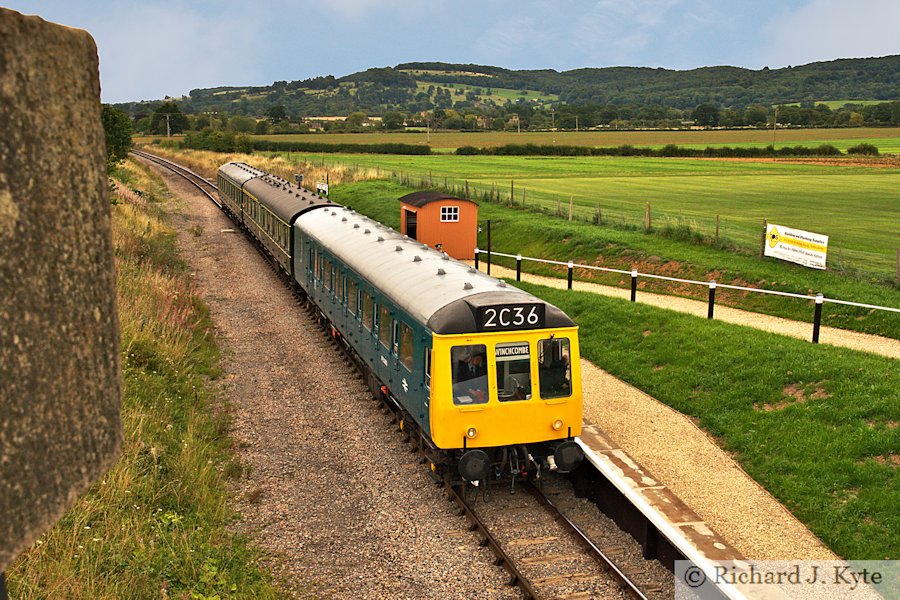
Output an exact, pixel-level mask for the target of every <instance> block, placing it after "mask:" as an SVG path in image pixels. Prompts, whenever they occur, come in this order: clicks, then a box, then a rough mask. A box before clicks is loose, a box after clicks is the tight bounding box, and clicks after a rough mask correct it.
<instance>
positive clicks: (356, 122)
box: [344, 111, 368, 127]
mask: <svg viewBox="0 0 900 600" xmlns="http://www.w3.org/2000/svg"><path fill="white" fill-rule="evenodd" d="M366 119H368V117H367V116H366V113H364V112H361V111H359V112H352V113H350V115H349V116H348V117H347V118H346V119H345V120H344V122H345V123H346V124H347V125H348V126H350V127H362V124H363V123H365V122H366Z"/></svg>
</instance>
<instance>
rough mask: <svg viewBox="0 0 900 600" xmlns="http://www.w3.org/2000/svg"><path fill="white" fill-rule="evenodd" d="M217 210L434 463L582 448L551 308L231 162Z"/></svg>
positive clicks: (483, 469) (467, 465) (472, 462)
mask: <svg viewBox="0 0 900 600" xmlns="http://www.w3.org/2000/svg"><path fill="white" fill-rule="evenodd" d="M218 184H219V195H220V197H221V201H222V204H223V206H224V207H225V209H226V210H227V211H228V212H229V213H230V214H231V217H232V218H233V219H234V220H235V221H236V222H237V223H239V224H240V225H241V226H242V227H243V228H244V229H245V230H246V231H247V232H248V233H249V234H250V235H251V236H252V237H253V239H254V240H255V241H256V242H257V244H258V245H259V246H260V247H262V248H263V249H264V250H265V252H266V253H267V254H268V255H269V256H270V257H271V259H272V260H273V261H274V263H275V264H276V265H278V267H279V268H280V269H281V270H282V271H283V272H284V274H285V275H286V276H287V277H289V279H290V281H291V282H292V284H293V285H296V286H298V287H299V288H300V289H302V291H303V292H304V293H305V295H306V296H307V298H308V299H309V300H310V301H311V302H312V303H314V305H315V307H316V311H317V314H318V316H319V318H320V319H321V320H322V321H323V323H327V325H328V326H330V327H331V331H332V332H333V333H334V335H335V336H336V337H337V338H338V339H339V340H340V341H341V342H342V343H343V344H344V345H345V346H346V348H347V349H348V351H349V352H351V353H352V355H353V356H354V358H355V359H356V360H357V362H358V363H359V364H360V365H362V366H363V369H364V371H365V374H366V377H367V380H368V383H369V386H370V387H371V388H372V390H373V391H374V392H375V393H378V394H383V395H385V396H386V397H387V399H388V400H389V401H390V402H391V403H392V404H393V405H395V407H396V409H397V410H398V412H399V413H400V414H401V426H402V427H404V428H405V429H407V430H408V431H410V433H411V434H414V435H415V436H417V438H418V440H419V442H420V443H421V444H422V445H423V446H424V448H425V450H426V452H427V453H428V456H429V457H430V458H431V459H432V464H433V465H435V468H446V467H448V466H450V467H455V468H457V469H458V470H459V472H460V474H461V475H462V476H463V477H464V478H465V479H467V480H469V481H484V480H487V479H492V478H499V477H501V476H504V475H506V474H512V475H513V476H520V475H522V474H523V473H527V472H529V471H531V470H532V469H540V468H543V467H546V466H547V465H548V463H549V462H550V459H549V457H553V462H554V463H555V465H556V466H557V467H558V468H559V469H561V470H563V471H568V470H571V469H573V468H574V467H575V466H577V464H578V463H579V462H580V460H581V450H580V448H579V446H577V445H576V444H575V443H574V442H573V441H572V440H573V438H574V436H576V435H578V434H580V432H581V419H582V399H581V379H580V370H579V351H578V335H577V333H578V330H577V327H576V326H575V324H574V323H573V322H572V320H571V319H570V318H569V317H567V316H566V315H565V314H564V313H563V312H562V311H560V310H559V309H558V308H556V307H555V306H553V305H551V304H548V303H546V302H544V301H542V300H540V299H539V298H537V297H535V296H533V295H531V294H528V293H526V292H523V291H521V290H518V289H515V288H513V287H511V286H508V285H507V284H506V283H504V282H502V281H498V280H497V279H494V278H492V277H489V276H487V275H484V274H482V273H480V272H479V271H477V270H476V269H474V268H472V267H469V266H468V265H466V264H464V263H461V262H457V261H455V260H452V259H450V258H449V257H448V256H447V255H446V254H443V253H441V252H439V251H437V250H434V249H432V248H429V247H428V246H425V245H423V244H421V243H420V242H417V241H415V240H412V239H410V238H408V237H406V236H404V235H401V234H400V233H398V232H397V231H394V230H392V229H390V228H388V227H386V226H384V225H381V224H379V223H377V222H375V221H372V220H371V219H368V218H366V217H364V216H362V215H360V214H358V213H356V212H354V211H352V210H350V209H349V208H346V207H344V206H340V205H337V204H335V203H332V202H331V201H329V200H328V199H326V198H322V197H320V196H317V195H315V194H313V193H311V192H309V191H307V190H305V189H303V188H299V187H297V186H295V185H293V184H291V183H289V182H287V181H285V180H283V179H280V178H278V177H275V176H273V175H270V174H268V173H265V172H263V171H260V170H258V169H254V168H253V167H250V166H248V165H246V164H243V163H228V164H225V165H223V166H222V167H221V168H220V169H219V172H218Z"/></svg>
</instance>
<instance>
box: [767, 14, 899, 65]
mask: <svg viewBox="0 0 900 600" xmlns="http://www.w3.org/2000/svg"><path fill="white" fill-rule="evenodd" d="M898 24H900V2H897V0H867V1H866V2H861V3H853V2H845V1H843V0H810V1H808V2H806V3H805V4H804V5H803V6H801V7H800V8H798V9H796V10H794V11H791V12H788V13H786V14H784V15H781V16H779V17H776V18H775V19H774V20H772V21H771V22H770V23H769V24H768V26H767V27H766V29H765V32H766V33H767V34H768V39H769V42H768V44H766V47H765V48H764V49H761V50H760V51H759V53H758V54H759V61H758V63H759V64H760V65H763V64H768V65H770V66H772V67H783V66H785V65H788V64H794V65H797V64H805V63H809V62H816V61H822V60H833V59H835V58H864V57H870V56H886V55H890V54H900V41H898V40H900V37H898V36H897V26H898Z"/></svg>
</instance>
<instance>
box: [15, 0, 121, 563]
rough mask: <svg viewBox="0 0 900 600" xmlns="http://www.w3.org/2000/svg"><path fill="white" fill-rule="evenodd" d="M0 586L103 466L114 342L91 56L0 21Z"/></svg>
mask: <svg viewBox="0 0 900 600" xmlns="http://www.w3.org/2000/svg"><path fill="white" fill-rule="evenodd" d="M0 40H3V42H2V43H0V572H2V571H4V570H6V569H7V567H8V566H9V565H10V563H11V562H12V560H13V559H14V558H15V556H16V555H17V554H18V553H19V552H21V551H22V550H23V549H25V548H27V547H28V546H29V545H30V544H32V543H33V542H34V541H35V539H36V538H37V537H39V536H40V535H41V534H42V533H44V532H45V531H46V530H47V529H49V528H50V527H52V525H53V524H54V523H55V522H56V521H57V520H58V519H59V517H60V516H61V515H62V514H63V512H65V511H66V509H68V508H69V507H70V506H71V505H72V504H73V503H74V502H75V500H76V499H77V497H78V496H79V495H80V494H82V493H83V492H84V491H85V490H87V488H88V487H89V486H90V485H91V483H93V482H94V481H96V480H97V479H98V478H99V477H100V476H102V475H103V473H105V472H106V471H107V470H108V469H109V468H110V467H111V466H112V465H113V464H114V462H115V460H116V458H117V457H118V454H119V450H120V448H121V445H122V433H121V422H120V419H119V405H120V401H121V395H122V383H121V374H120V368H119V333H118V318H117V315H116V304H115V300H116V294H115V280H114V266H113V250H112V239H111V235H110V204H109V199H108V197H107V196H108V184H107V179H106V166H105V165H106V150H105V142H104V136H103V128H102V126H101V123H100V82H99V77H98V70H97V65H98V61H97V47H96V45H95V44H94V41H93V39H92V38H91V36H90V35H88V33H87V32H85V31H80V30H75V29H69V28H67V27H62V26H60V25H55V24H52V23H47V22H46V21H43V20H42V19H40V18H38V17H27V16H23V15H21V14H19V13H17V12H14V11H11V10H7V9H4V8H0Z"/></svg>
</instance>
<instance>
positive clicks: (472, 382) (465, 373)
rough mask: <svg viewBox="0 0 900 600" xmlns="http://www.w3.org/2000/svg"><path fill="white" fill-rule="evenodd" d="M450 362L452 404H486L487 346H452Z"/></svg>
mask: <svg viewBox="0 0 900 600" xmlns="http://www.w3.org/2000/svg"><path fill="white" fill-rule="evenodd" d="M450 361H451V363H452V369H453V404H457V405H465V404H486V403H487V401H488V377H487V346H485V345H484V344H469V345H467V346H453V347H452V348H451V349H450Z"/></svg>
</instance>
